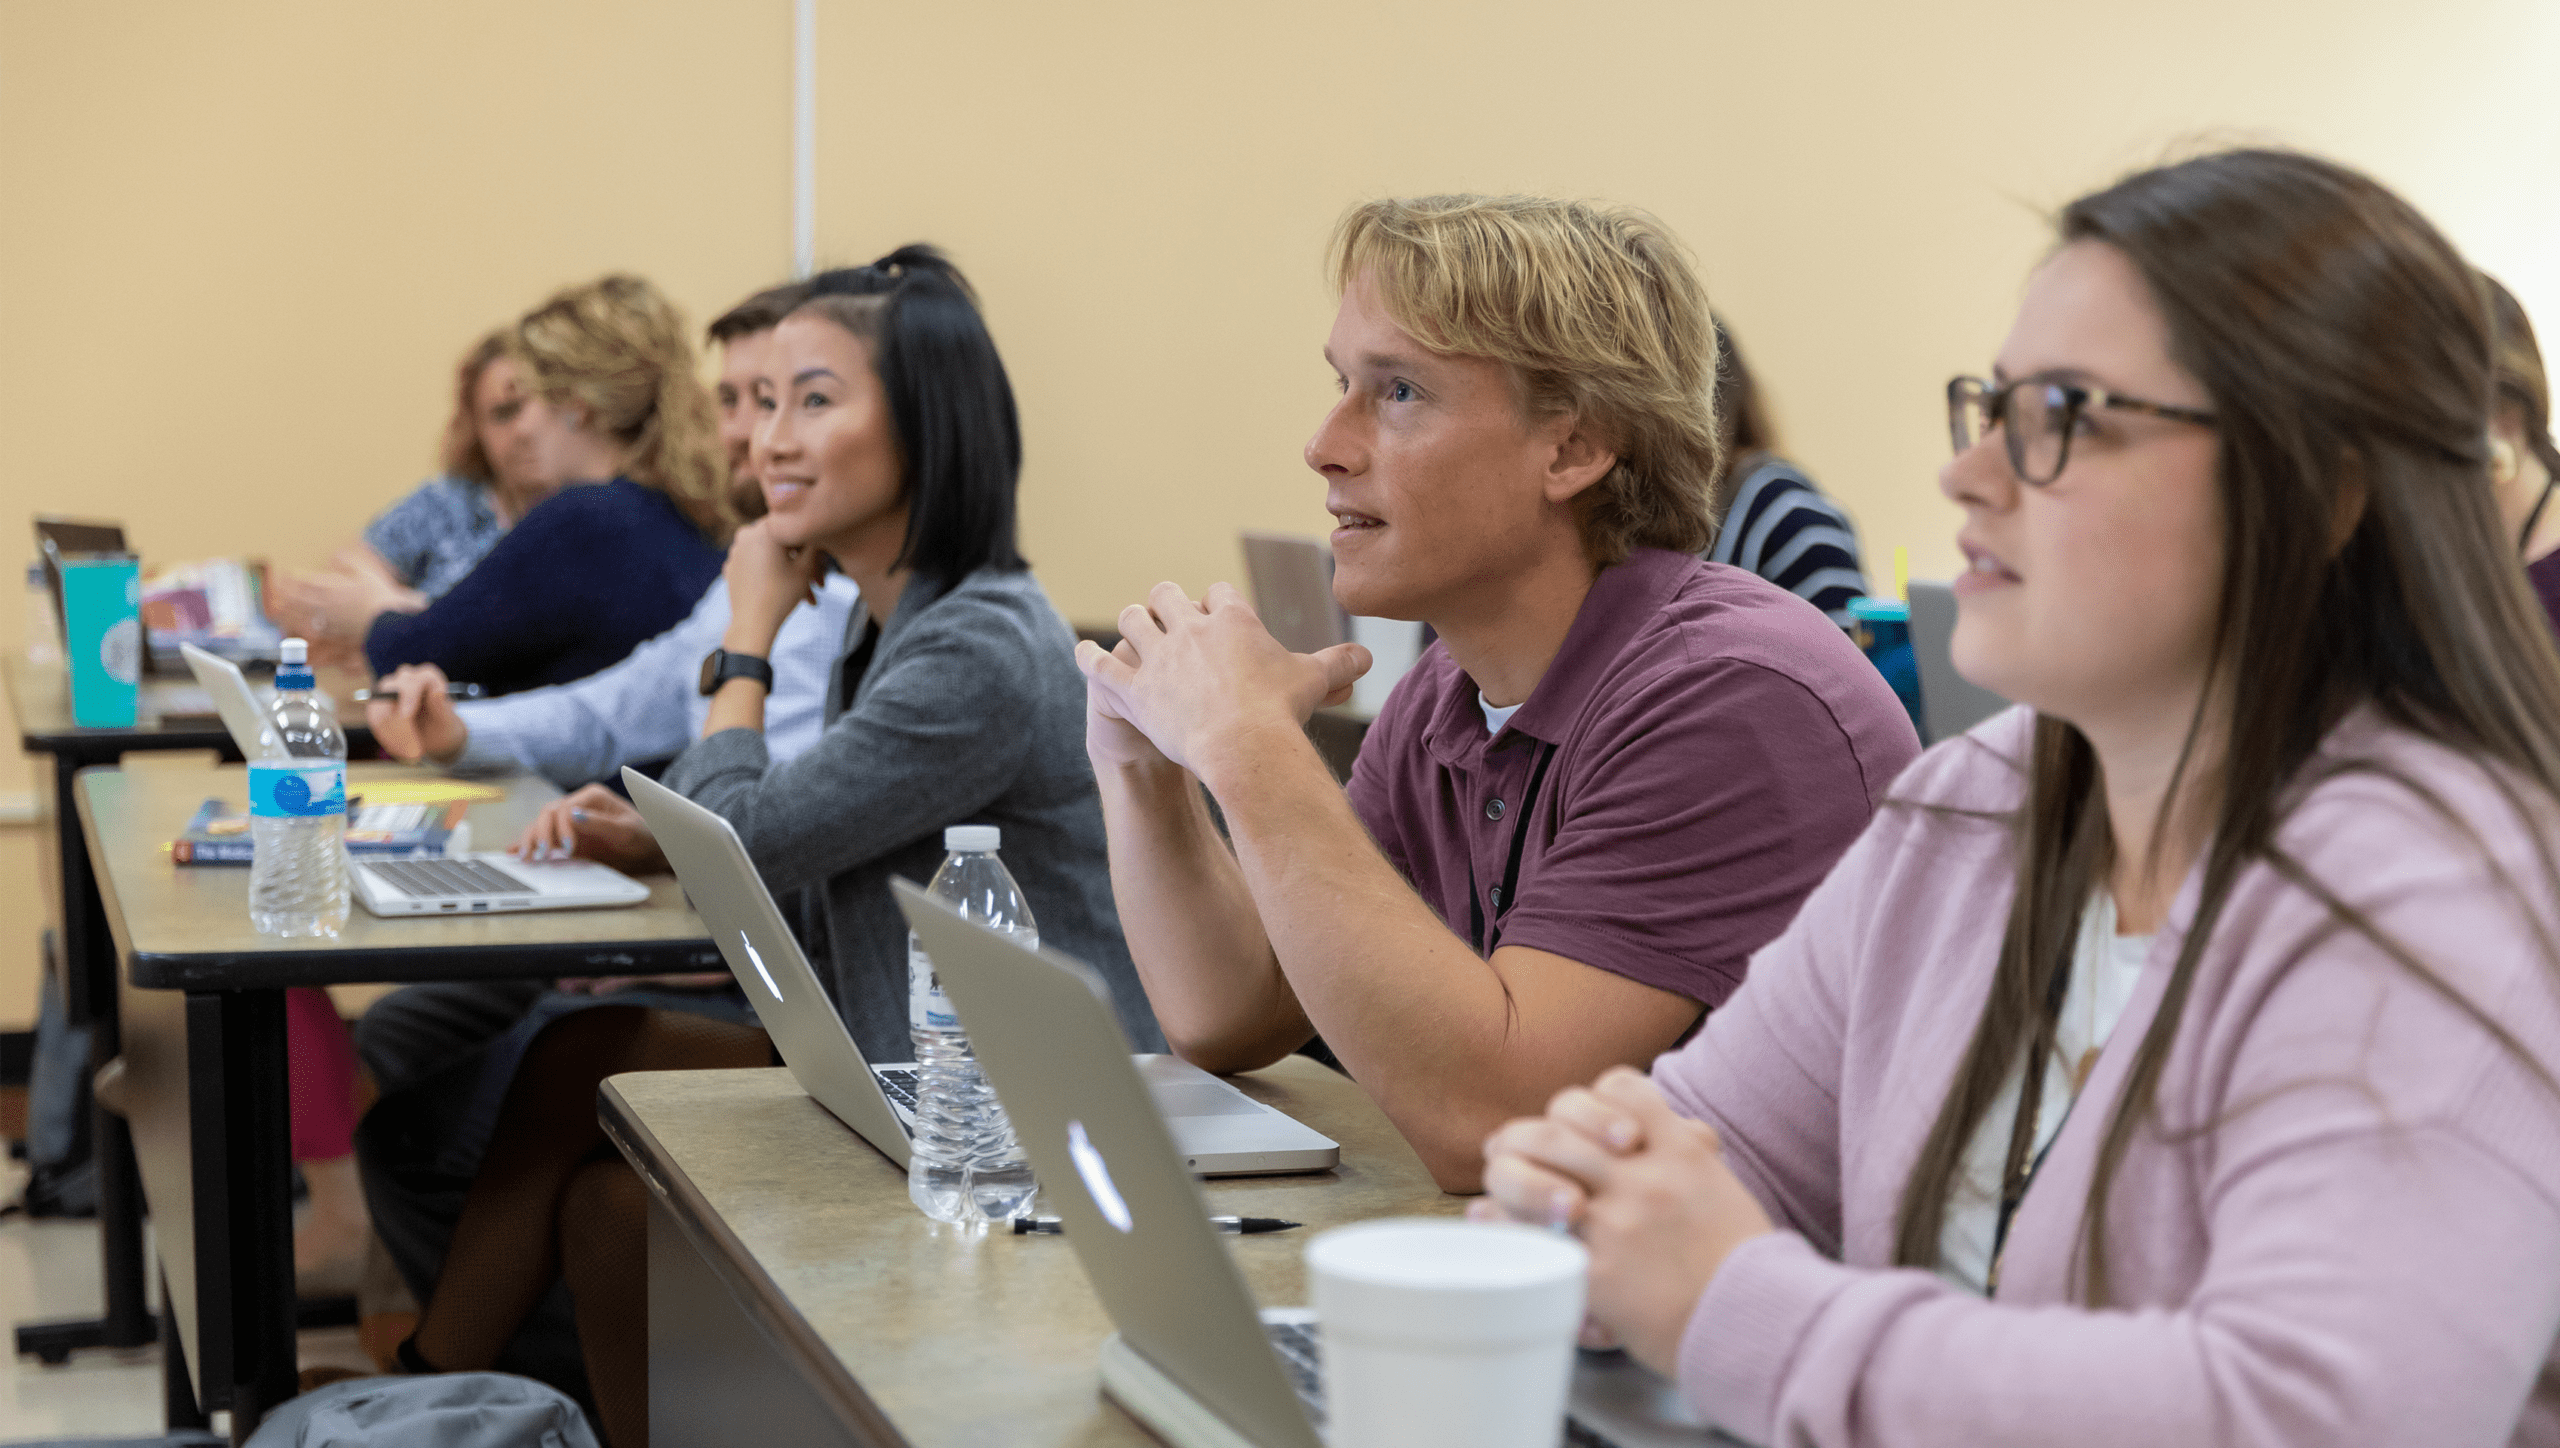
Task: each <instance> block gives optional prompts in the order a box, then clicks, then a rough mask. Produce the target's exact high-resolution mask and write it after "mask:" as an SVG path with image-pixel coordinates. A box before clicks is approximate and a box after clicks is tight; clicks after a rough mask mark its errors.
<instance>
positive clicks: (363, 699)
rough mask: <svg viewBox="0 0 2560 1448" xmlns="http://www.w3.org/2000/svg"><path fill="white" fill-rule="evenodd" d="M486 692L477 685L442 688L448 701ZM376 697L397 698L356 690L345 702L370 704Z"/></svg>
mask: <svg viewBox="0 0 2560 1448" xmlns="http://www.w3.org/2000/svg"><path fill="white" fill-rule="evenodd" d="M488 692H489V691H488V690H486V689H483V688H481V687H480V686H479V685H478V684H453V683H448V684H446V685H445V686H444V696H445V697H446V698H448V699H478V698H482V697H485V696H486V695H487V694H488ZM376 697H380V698H384V699H392V698H397V697H398V695H396V694H391V693H384V694H381V695H379V696H377V695H376V694H375V693H374V692H373V690H371V689H358V690H356V691H355V692H354V693H352V694H349V695H348V696H347V702H348V703H350V704H370V703H372V702H373V701H374V699H375V698H376Z"/></svg>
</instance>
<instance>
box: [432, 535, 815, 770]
mask: <svg viewBox="0 0 2560 1448" xmlns="http://www.w3.org/2000/svg"><path fill="white" fill-rule="evenodd" d="M861 597H862V594H861V590H860V589H858V588H856V587H855V586H854V583H853V580H852V579H849V578H847V577H845V576H844V575H843V574H841V573H830V574H828V575H827V579H826V582H825V583H824V584H823V585H821V586H820V588H819V590H818V601H817V602H816V603H815V604H806V603H804V604H802V605H800V606H799V607H797V608H795V609H793V610H792V611H791V616H790V617H789V618H786V619H784V620H783V621H782V631H781V632H780V633H778V634H776V635H775V636H774V641H773V657H772V658H771V659H770V660H769V662H770V663H771V664H772V665H773V690H772V692H771V693H770V694H768V695H767V696H766V698H765V706H764V734H765V750H766V753H767V754H768V755H769V756H770V757H771V758H772V759H773V760H774V762H776V763H780V762H782V761H784V760H788V759H795V758H798V757H799V756H800V755H802V754H805V753H807V752H808V751H809V749H810V748H811V747H812V746H814V745H815V744H816V743H817V742H818V730H819V728H820V727H821V726H822V725H823V723H824V722H825V720H824V715H825V706H826V693H827V674H828V671H829V670H830V669H831V668H833V667H834V664H835V659H836V655H837V654H838V653H841V652H842V651H843V649H844V638H845V632H846V626H847V624H848V623H849V621H850V620H851V619H852V617H853V611H854V608H855V607H856V606H857V605H858V604H859V603H860V602H861ZM728 631H729V581H728V580H727V579H725V578H723V579H715V580H713V582H712V584H711V587H710V588H709V589H708V590H707V591H705V592H704V593H703V595H702V601H701V602H700V603H698V604H696V605H694V609H693V612H692V614H690V615H689V616H687V617H686V619H685V620H684V622H682V623H680V624H677V625H676V626H675V627H674V628H671V629H669V630H667V631H666V632H665V633H662V634H660V635H658V636H657V637H656V638H653V639H651V640H649V641H648V642H646V643H644V644H642V645H640V646H639V647H638V648H636V649H633V650H632V651H631V652H630V653H629V654H628V655H626V656H625V657H624V658H623V660H622V662H620V663H618V664H615V665H613V666H612V667H611V668H607V669H600V670H598V671H597V672H595V673H592V674H589V675H588V676H586V677H585V678H583V679H578V680H575V681H573V682H570V683H566V684H554V685H551V686H549V687H547V688H541V689H527V690H525V691H524V692H523V693H520V694H509V695H507V696H506V697H504V698H501V699H475V700H469V701H466V702H464V703H461V704H458V705H456V706H455V712H457V713H458V714H460V715H461V716H462V722H463V723H464V725H466V726H468V727H469V729H470V730H471V740H470V742H469V743H468V744H467V745H465V746H464V748H463V752H462V757H461V758H460V759H459V760H457V761H455V764H456V767H457V768H462V769H503V768H509V767H513V768H519V769H526V770H531V771H532V772H534V773H536V774H539V775H541V776H542V777H543V778H545V779H548V780H550V781H551V782H552V783H554V784H556V785H559V786H560V787H561V788H563V789H567V788H569V787H571V786H573V785H578V784H583V783H585V782H586V781H588V780H591V779H602V778H604V777H606V776H607V775H610V774H612V773H613V772H614V771H615V770H617V769H620V768H621V767H622V766H623V765H625V764H637V763H639V762H641V761H643V760H651V759H666V758H670V757H672V756H674V755H678V754H681V753H683V752H684V751H685V749H686V747H687V746H689V745H691V744H692V743H693V742H694V740H696V739H698V738H700V737H701V736H702V724H703V721H704V720H705V719H706V718H708V717H710V713H711V701H710V700H709V699H706V698H704V697H702V688H701V683H702V660H703V657H704V656H705V655H707V654H709V653H710V652H711V651H712V650H713V649H716V648H718V647H719V646H720V639H721V636H722V635H723V634H725V633H727V632H728Z"/></svg>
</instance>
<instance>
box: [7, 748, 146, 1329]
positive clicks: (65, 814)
mask: <svg viewBox="0 0 2560 1448" xmlns="http://www.w3.org/2000/svg"><path fill="white" fill-rule="evenodd" d="M80 768H81V763H80V761H79V760H77V759H75V758H72V757H71V756H68V755H61V754H57V755H55V756H54V757H53V826H54V850H55V853H56V855H57V856H58V857H59V858H58V860H57V862H56V867H57V878H58V879H59V880H60V881H61V885H62V901H61V905H62V964H63V982H62V984H63V1005H64V1008H65V1011H66V1012H67V1014H68V1015H69V1017H70V1019H71V1022H72V1024H74V1025H86V1026H88V1027H89V1029H90V1036H89V1064H90V1069H91V1072H92V1074H93V1075H94V1073H95V1071H96V1068H98V1067H100V1066H103V1065H105V1064H106V1063H107V1062H109V1061H112V1060H114V1059H115V1057H116V1052H117V1050H118V1049H119V1044H118V1039H117V1031H116V1024H117V1022H116V951H115V942H114V940H113V939H112V937H111V936H110V935H109V934H108V931H107V920H106V905H105V902H104V901H102V900H101V899H100V898H99V896H98V882H97V879H96V877H95V876H93V875H92V874H91V873H90V867H89V847H88V844H87V842H86V841H84V840H83V839H82V838H81V836H80V811H79V807H78V803H77V801H75V800H74V799H73V797H72V793H71V788H72V781H73V779H74V777H75V776H76V775H77V774H78V773H79V770H80ZM91 1110H92V1111H93V1113H94V1115H93V1117H92V1120H93V1121H94V1123H95V1130H94V1131H93V1132H92V1134H91V1138H90V1139H91V1142H92V1150H93V1151H94V1153H95V1160H96V1162H97V1173H98V1256H99V1268H100V1275H101V1277H102V1278H103V1286H104V1289H105V1290H104V1297H105V1302H106V1312H105V1315H103V1316H101V1317H95V1318H78V1319H73V1320H68V1321H59V1322H29V1323H21V1324H19V1325H18V1328H17V1349H18V1353H19V1355H20V1356H28V1355H32V1356H35V1357H38V1358H41V1359H43V1360H44V1361H46V1362H49V1363H59V1362H63V1361H65V1360H67V1359H68V1358H69V1357H70V1356H71V1354H72V1353H74V1352H77V1351H79V1350H80V1349H82V1348H92V1347H140V1346H142V1345H143V1344H145V1343H147V1342H150V1341H151V1340H152V1338H153V1336H154V1333H155V1331H156V1329H155V1327H154V1325H153V1322H152V1318H151V1313H150V1311H149V1310H148V1308H147V1306H146V1305H145V1303H144V1301H143V1290H142V1284H143V1261H142V1183H141V1178H140V1177H139V1176H138V1175H137V1174H136V1172H135V1170H134V1161H133V1138H132V1135H131V1133H130V1132H128V1131H127V1129H126V1127H125V1123H124V1119H123V1118H121V1117H119V1116H117V1115H115V1114H114V1113H113V1112H110V1111H107V1110H106V1109H104V1108H103V1107H98V1106H95V1105H94V1104H93V1105H92V1107H91Z"/></svg>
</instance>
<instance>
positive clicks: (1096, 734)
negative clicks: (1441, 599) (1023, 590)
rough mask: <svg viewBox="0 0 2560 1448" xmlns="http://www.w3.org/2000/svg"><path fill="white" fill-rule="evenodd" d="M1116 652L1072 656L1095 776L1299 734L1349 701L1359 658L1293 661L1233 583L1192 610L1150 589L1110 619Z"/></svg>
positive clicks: (1195, 761) (1341, 648)
mask: <svg viewBox="0 0 2560 1448" xmlns="http://www.w3.org/2000/svg"><path fill="white" fill-rule="evenodd" d="M1120 636H1121V638H1120V646H1119V647H1118V648H1117V649H1114V650H1112V651H1111V652H1108V653H1105V652H1104V651H1103V649H1102V647H1101V645H1099V644H1095V643H1092V642H1089V641H1088V642H1086V643H1081V644H1078V645H1077V646H1076V665H1077V667H1079V668H1081V669H1083V670H1084V676H1085V705H1086V715H1085V718H1086V731H1085V740H1086V747H1087V749H1088V751H1089V752H1091V754H1092V755H1093V759H1094V763H1095V764H1097V765H1110V764H1119V765H1142V764H1149V763H1155V762H1159V761H1169V762H1171V763H1173V764H1177V765H1180V766H1182V767H1184V768H1186V769H1190V770H1192V771H1193V772H1194V773H1199V772H1201V770H1202V767H1203V765H1204V763H1206V762H1208V760H1209V758H1210V757H1212V756H1215V755H1216V754H1217V752H1218V751H1219V750H1221V749H1225V748H1228V747H1231V746H1234V745H1237V744H1240V743H1242V742H1244V741H1245V740H1247V739H1249V738H1250V737H1252V736H1253V735H1255V734H1256V733H1257V732H1259V731H1262V730H1266V729H1271V728H1274V727H1277V728H1282V729H1286V730H1290V731H1298V730H1303V729H1304V728H1305V727H1306V722H1307V716H1309V715H1311V714H1313V713H1314V712H1315V711H1316V710H1317V709H1319V708H1322V707H1324V706H1326V705H1330V704H1339V703H1342V702H1343V701H1344V700H1346V699H1349V698H1350V697H1351V686H1352V684H1353V683H1354V682H1355V681H1357V680H1358V679H1359V677H1360V676H1361V675H1363V674H1365V673H1367V672H1369V651H1368V650H1367V649H1365V648H1362V647H1361V646H1360V645H1358V644H1336V645H1334V646H1333V647H1331V648H1328V649H1322V650H1319V651H1317V652H1315V653H1312V654H1296V653H1291V652H1290V651H1289V650H1288V649H1287V648H1285V647H1283V646H1282V645H1281V643H1280V641H1279V640H1278V639H1275V638H1273V637H1272V636H1271V631H1270V630H1269V629H1266V628H1264V627H1263V626H1262V619H1261V617H1260V616H1259V615H1257V614H1256V613H1255V612H1254V611H1253V606H1252V605H1251V604H1248V603H1246V602H1245V600H1244V595H1243V594H1242V593H1239V592H1237V591H1236V588H1235V586H1234V585H1232V584H1226V583H1213V584H1211V585H1210V586H1209V591H1208V592H1207V593H1205V594H1203V595H1202V596H1201V597H1200V598H1198V599H1196V600H1195V599H1193V598H1192V597H1191V595H1189V594H1187V593H1185V592H1183V591H1182V589H1181V588H1180V586H1178V585H1176V584H1171V583H1159V584H1157V585H1156V586H1155V587H1154V588H1153V589H1151V590H1149V591H1148V593H1147V601H1146V602H1145V603H1143V604H1138V603H1133V604H1131V605H1129V606H1128V607H1127V608H1124V609H1122V610H1121V611H1120Z"/></svg>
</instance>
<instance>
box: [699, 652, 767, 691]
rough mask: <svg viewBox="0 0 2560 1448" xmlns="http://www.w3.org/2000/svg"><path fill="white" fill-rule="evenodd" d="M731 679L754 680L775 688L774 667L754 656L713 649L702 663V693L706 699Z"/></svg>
mask: <svg viewBox="0 0 2560 1448" xmlns="http://www.w3.org/2000/svg"><path fill="white" fill-rule="evenodd" d="M731 679H753V680H755V681H756V682H757V683H759V684H762V685H764V686H765V688H766V690H767V691H768V692H769V691H771V690H772V688H773V665H772V664H770V663H768V662H766V661H765V660H763V659H760V658H757V657H756V656H755V655H753V654H733V653H731V652H729V651H728V650H727V649H713V650H712V651H711V653H710V655H709V657H707V658H705V659H704V660H703V661H702V693H703V696H704V697H705V698H708V697H710V696H711V695H713V694H716V693H718V692H720V686H721V685H723V684H725V683H727V682H729V681H730V680H731Z"/></svg>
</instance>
